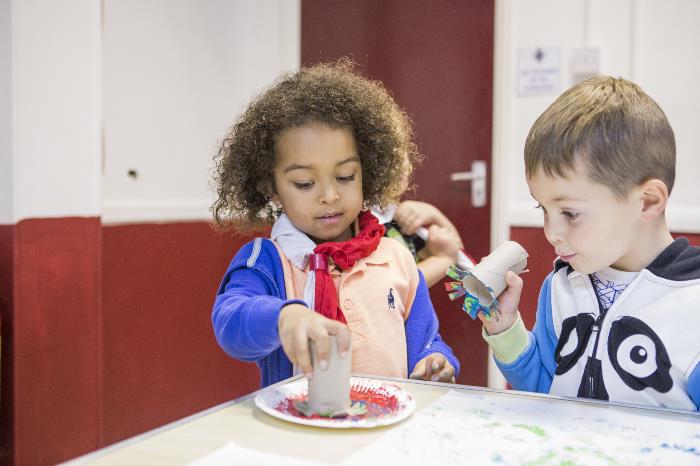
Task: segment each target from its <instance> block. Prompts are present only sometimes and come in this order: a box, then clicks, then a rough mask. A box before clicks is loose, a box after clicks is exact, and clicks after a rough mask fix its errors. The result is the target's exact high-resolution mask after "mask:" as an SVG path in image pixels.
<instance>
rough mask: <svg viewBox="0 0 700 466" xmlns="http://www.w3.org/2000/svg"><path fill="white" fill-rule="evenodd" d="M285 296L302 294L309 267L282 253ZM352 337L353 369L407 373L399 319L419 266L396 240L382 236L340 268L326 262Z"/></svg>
mask: <svg viewBox="0 0 700 466" xmlns="http://www.w3.org/2000/svg"><path fill="white" fill-rule="evenodd" d="M275 245H276V246H277V250H278V252H279V253H280V258H281V259H282V268H283V270H284V278H285V288H286V290H287V299H292V298H295V299H304V287H305V285H306V278H307V273H308V271H309V267H308V264H307V267H306V269H305V270H301V269H299V268H297V267H296V266H295V265H294V264H292V263H291V262H290V261H289V259H287V257H286V256H285V255H284V254H283V253H282V250H281V249H280V247H279V246H278V245H277V244H275ZM328 267H329V272H330V274H331V276H332V277H333V283H334V284H335V288H336V290H337V291H338V305H339V306H340V309H341V310H342V311H343V314H344V315H345V320H346V321H347V323H348V327H349V328H350V331H351V335H352V339H351V345H352V372H355V373H359V374H372V375H380V376H387V377H402V378H406V377H408V368H407V365H408V363H407V354H406V332H405V327H404V324H405V322H406V319H408V315H409V313H410V310H411V305H412V304H413V300H414V298H415V296H416V289H417V288H418V281H419V278H418V268H417V267H416V263H415V261H414V259H413V256H412V255H411V253H410V252H409V251H408V249H406V248H405V247H404V246H403V245H402V244H401V243H399V242H398V241H396V240H394V239H392V238H386V237H383V238H382V239H381V241H380V243H379V245H378V246H377V249H375V251H374V252H373V253H372V254H370V255H369V256H367V257H365V258H364V259H360V260H358V261H357V262H356V263H355V266H354V267H353V268H352V269H350V270H345V271H341V270H340V269H339V268H338V267H337V266H336V265H335V264H334V263H333V262H332V261H331V262H330V263H329V264H328Z"/></svg>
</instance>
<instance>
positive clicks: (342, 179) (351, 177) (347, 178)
mask: <svg viewBox="0 0 700 466" xmlns="http://www.w3.org/2000/svg"><path fill="white" fill-rule="evenodd" d="M336 179H337V180H338V181H340V182H341V183H348V182H350V181H353V180H354V179H355V174H354V173H353V174H352V175H346V176H338V177H336Z"/></svg>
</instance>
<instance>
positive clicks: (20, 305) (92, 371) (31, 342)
mask: <svg viewBox="0 0 700 466" xmlns="http://www.w3.org/2000/svg"><path fill="white" fill-rule="evenodd" d="M2 232H3V233H2V234H1V235H0V242H1V243H0V252H1V253H0V257H2V258H3V259H2V266H1V267H2V277H1V280H2V293H3V294H2V296H3V299H2V303H3V307H2V324H3V325H2V346H3V348H2V407H1V409H2V421H1V422H2V453H1V454H2V457H0V461H2V463H4V464H8V463H9V464H19V465H33V464H51V463H55V462H57V461H61V460H64V459H68V458H70V457H72V456H75V455H76V454H80V453H83V452H87V451H90V450H92V449H95V448H97V447H98V446H99V444H100V443H99V434H100V428H99V427H100V422H101V406H100V403H99V391H100V313H99V299H100V286H99V283H100V250H99V245H100V234H101V232H100V223H99V219H96V218H64V219H33V220H25V221H22V222H20V223H18V224H17V225H14V226H7V227H3V229H2Z"/></svg>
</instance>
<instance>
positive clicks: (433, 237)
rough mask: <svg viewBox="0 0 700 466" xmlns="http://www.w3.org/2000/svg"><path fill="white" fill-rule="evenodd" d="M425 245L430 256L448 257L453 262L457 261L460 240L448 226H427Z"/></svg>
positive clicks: (460, 245) (460, 244)
mask: <svg viewBox="0 0 700 466" xmlns="http://www.w3.org/2000/svg"><path fill="white" fill-rule="evenodd" d="M425 247H426V248H427V249H428V252H429V253H430V255H431V256H443V257H448V258H449V259H450V260H451V261H452V263H453V264H454V263H455V262H457V252H458V251H459V250H460V248H461V247H462V240H461V239H460V238H459V235H458V234H457V233H456V232H454V231H452V230H450V229H449V228H445V227H441V226H438V225H431V226H430V228H428V241H427V242H426V244H425Z"/></svg>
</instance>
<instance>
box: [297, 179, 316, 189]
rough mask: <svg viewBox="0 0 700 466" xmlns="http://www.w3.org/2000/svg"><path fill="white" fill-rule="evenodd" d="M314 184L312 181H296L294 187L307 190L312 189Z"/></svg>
mask: <svg viewBox="0 0 700 466" xmlns="http://www.w3.org/2000/svg"><path fill="white" fill-rule="evenodd" d="M313 185H314V184H313V183H312V182H311V181H295V182H294V187H295V188H297V189H301V190H305V189H311V187H312V186H313Z"/></svg>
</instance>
